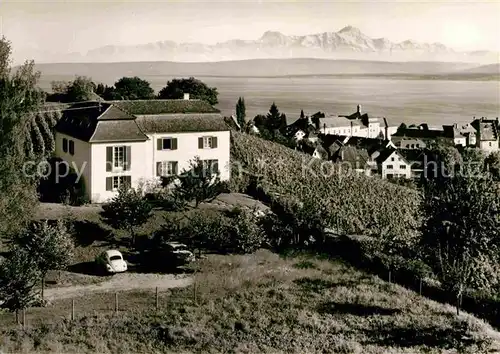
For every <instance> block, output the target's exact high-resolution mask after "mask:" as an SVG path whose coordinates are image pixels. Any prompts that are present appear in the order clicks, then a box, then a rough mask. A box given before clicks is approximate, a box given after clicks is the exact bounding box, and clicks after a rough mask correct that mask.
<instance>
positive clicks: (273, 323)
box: [0, 251, 500, 354]
mask: <svg viewBox="0 0 500 354" xmlns="http://www.w3.org/2000/svg"><path fill="white" fill-rule="evenodd" d="M195 281H196V284H197V288H196V289H197V293H196V295H197V297H196V303H195V302H194V298H193V293H194V292H193V288H184V289H175V290H173V291H172V292H171V293H170V295H165V296H164V295H163V294H162V297H161V303H160V309H159V310H158V311H154V310H151V307H152V306H153V305H152V300H151V299H153V295H154V292H149V293H146V292H145V293H142V294H141V293H133V294H132V293H131V294H129V295H128V294H127V295H126V294H123V293H121V294H120V297H121V299H123V300H121V301H122V302H120V306H121V309H122V310H121V311H120V312H119V313H118V314H113V313H112V310H110V309H107V310H106V309H103V308H101V309H100V312H97V313H96V312H95V311H94V310H93V308H96V306H97V303H98V302H99V301H100V302H101V303H102V301H103V300H102V299H103V298H104V297H105V296H104V295H100V297H99V294H96V295H88V296H87V297H86V298H85V299H77V301H76V303H77V316H78V317H77V319H76V320H75V321H69V320H64V319H62V318H61V317H67V316H68V315H69V307H68V302H56V303H55V304H54V305H53V306H51V307H48V308H45V309H40V310H39V311H40V318H39V319H38V322H37V324H33V325H30V326H29V328H27V329H26V330H25V331H22V330H7V329H6V328H2V329H0V350H1V351H3V352H24V353H47V352H58V353H61V352H64V353H249V354H250V353H252V354H253V353H297V354H299V353H300V354H302V353H355V354H387V353H389V354H390V353H393V354H403V353H412V354H415V353H470V354H476V353H486V352H487V350H492V351H490V352H498V351H495V350H498V348H499V343H500V341H499V340H500V333H498V332H496V331H494V330H493V329H492V328H491V327H490V326H488V325H486V324H485V323H483V322H482V321H480V320H478V319H476V318H474V317H472V316H470V315H468V314H465V313H463V314H462V315H460V316H459V317H457V316H455V315H454V314H453V309H452V308H451V307H450V306H443V305H440V304H438V303H436V302H433V301H430V300H427V299H425V298H422V297H421V296H419V295H418V294H416V293H414V292H412V291H409V290H406V289H404V288H402V287H400V286H397V285H394V284H388V283H386V282H384V281H382V280H380V279H379V278H377V277H374V276H370V275H367V274H365V273H362V272H359V271H356V270H354V269H353V268H351V267H349V266H346V265H343V264H341V263H337V262H331V261H328V260H324V259H323V260H321V259H318V258H314V257H310V256H305V255H299V256H295V257H287V258H283V257H280V256H278V255H276V254H272V253H270V252H268V251H259V252H257V253H256V254H254V255H246V256H215V255H213V256H209V258H208V259H207V260H204V261H202V264H201V271H200V272H199V273H198V274H197V276H196V277H195ZM110 295H112V294H110ZM107 298H108V299H110V298H111V297H110V296H108V297H107ZM128 298H133V299H134V300H135V301H134V302H133V303H130V302H127V301H126V299H128ZM148 307H149V308H150V309H148ZM51 313H53V315H52V317H51V316H50V314H51ZM40 321H41V322H40Z"/></svg>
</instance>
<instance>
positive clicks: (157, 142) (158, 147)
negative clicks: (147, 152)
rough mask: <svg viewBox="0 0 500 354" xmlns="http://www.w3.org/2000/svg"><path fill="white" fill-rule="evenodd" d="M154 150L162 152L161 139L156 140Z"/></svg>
mask: <svg viewBox="0 0 500 354" xmlns="http://www.w3.org/2000/svg"><path fill="white" fill-rule="evenodd" d="M156 149H157V150H163V139H157V140H156Z"/></svg>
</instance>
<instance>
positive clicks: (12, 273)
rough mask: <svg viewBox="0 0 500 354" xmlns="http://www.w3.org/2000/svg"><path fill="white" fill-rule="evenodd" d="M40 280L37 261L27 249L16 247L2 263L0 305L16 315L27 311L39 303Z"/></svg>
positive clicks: (0, 264) (0, 266)
mask: <svg viewBox="0 0 500 354" xmlns="http://www.w3.org/2000/svg"><path fill="white" fill-rule="evenodd" d="M39 279H40V270H39V269H38V267H37V263H36V260H35V259H34V258H33V257H32V254H29V253H28V251H27V250H26V249H23V248H20V247H15V248H13V249H12V250H11V253H10V255H9V257H7V258H6V259H5V260H4V261H3V262H1V263H0V299H2V300H3V303H2V304H1V305H0V306H1V307H2V308H6V309H8V310H10V311H12V312H15V313H16V319H17V320H18V321H19V317H18V314H19V311H20V310H23V309H26V308H27V307H29V306H31V305H33V304H34V303H35V302H36V301H37V291H36V284H37V283H38V281H39Z"/></svg>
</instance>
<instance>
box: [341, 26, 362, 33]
mask: <svg viewBox="0 0 500 354" xmlns="http://www.w3.org/2000/svg"><path fill="white" fill-rule="evenodd" d="M338 33H355V34H362V32H361V30H360V29H359V28H357V27H354V26H351V25H348V26H345V27H344V28H342V29H341V30H340V31H339V32H338Z"/></svg>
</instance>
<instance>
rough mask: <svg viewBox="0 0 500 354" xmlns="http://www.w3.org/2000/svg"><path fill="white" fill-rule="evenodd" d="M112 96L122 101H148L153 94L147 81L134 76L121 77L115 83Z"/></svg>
mask: <svg viewBox="0 0 500 354" xmlns="http://www.w3.org/2000/svg"><path fill="white" fill-rule="evenodd" d="M110 94H111V92H110ZM112 94H113V95H116V96H119V97H120V99H122V100H148V99H151V98H153V97H154V94H155V92H154V90H153V89H152V88H151V85H150V83H149V82H148V81H146V80H143V79H141V78H139V77H137V76H134V77H122V78H121V79H120V80H118V81H117V82H115V87H114V91H113V93H112Z"/></svg>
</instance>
